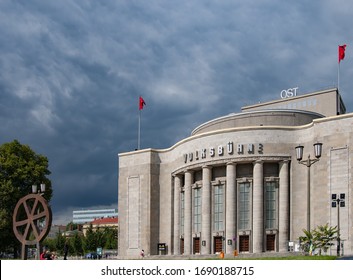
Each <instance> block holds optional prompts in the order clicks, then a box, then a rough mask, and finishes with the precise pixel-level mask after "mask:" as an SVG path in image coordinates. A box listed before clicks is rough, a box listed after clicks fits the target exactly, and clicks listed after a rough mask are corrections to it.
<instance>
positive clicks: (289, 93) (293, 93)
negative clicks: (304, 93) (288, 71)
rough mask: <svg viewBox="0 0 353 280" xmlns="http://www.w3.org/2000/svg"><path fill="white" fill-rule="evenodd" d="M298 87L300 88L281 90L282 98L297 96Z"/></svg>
mask: <svg viewBox="0 0 353 280" xmlns="http://www.w3.org/2000/svg"><path fill="white" fill-rule="evenodd" d="M297 89H298V87H295V88H289V89H284V90H282V91H281V98H282V99H284V98H288V97H293V96H297Z"/></svg>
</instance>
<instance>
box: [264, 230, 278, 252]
mask: <svg viewBox="0 0 353 280" xmlns="http://www.w3.org/2000/svg"><path fill="white" fill-rule="evenodd" d="M275 241H276V235H275V234H267V236H266V251H274V250H275Z"/></svg>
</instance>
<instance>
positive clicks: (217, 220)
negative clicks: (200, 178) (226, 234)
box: [213, 185, 224, 231]
mask: <svg viewBox="0 0 353 280" xmlns="http://www.w3.org/2000/svg"><path fill="white" fill-rule="evenodd" d="M223 212H224V211H223V185H218V186H215V188H214V219H213V221H214V230H216V231H217V230H223V224H224V222H223Z"/></svg>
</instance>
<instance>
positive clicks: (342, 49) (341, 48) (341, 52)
mask: <svg viewBox="0 0 353 280" xmlns="http://www.w3.org/2000/svg"><path fill="white" fill-rule="evenodd" d="M345 52H346V45H342V46H338V63H340V62H341V60H343V59H344V56H345Z"/></svg>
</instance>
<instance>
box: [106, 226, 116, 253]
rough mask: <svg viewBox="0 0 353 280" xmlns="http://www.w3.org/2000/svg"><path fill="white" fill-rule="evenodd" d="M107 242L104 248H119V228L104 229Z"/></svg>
mask: <svg viewBox="0 0 353 280" xmlns="http://www.w3.org/2000/svg"><path fill="white" fill-rule="evenodd" d="M103 233H104V236H105V244H104V249H117V248H118V230H117V229H115V228H108V227H106V228H105V229H104V232H103Z"/></svg>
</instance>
